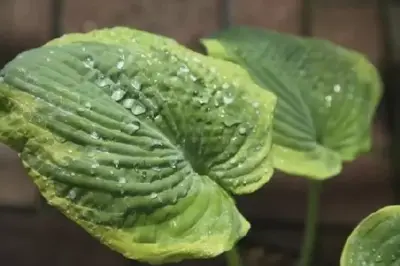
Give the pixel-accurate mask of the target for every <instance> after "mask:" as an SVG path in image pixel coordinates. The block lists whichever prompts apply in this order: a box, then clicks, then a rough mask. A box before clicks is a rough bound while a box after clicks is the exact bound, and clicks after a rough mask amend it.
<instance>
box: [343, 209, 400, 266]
mask: <svg viewBox="0 0 400 266" xmlns="http://www.w3.org/2000/svg"><path fill="white" fill-rule="evenodd" d="M340 265H341V266H375V265H376V266H396V265H400V206H399V205H395V206H387V207H384V208H382V209H380V210H378V211H377V212H375V213H372V214H371V215H369V216H368V217H366V218H365V219H364V220H363V221H361V223H360V224H359V225H358V226H357V227H356V228H355V229H354V231H353V232H352V233H351V235H350V236H349V238H348V239H347V241H346V244H345V246H344V249H343V252H342V256H341V258H340Z"/></svg>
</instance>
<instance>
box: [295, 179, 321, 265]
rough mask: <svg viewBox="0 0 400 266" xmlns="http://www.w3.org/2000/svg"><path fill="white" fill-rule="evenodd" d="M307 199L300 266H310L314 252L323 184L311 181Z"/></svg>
mask: <svg viewBox="0 0 400 266" xmlns="http://www.w3.org/2000/svg"><path fill="white" fill-rule="evenodd" d="M309 182H310V183H309V187H308V199H307V217H306V221H305V231H304V238H303V245H302V248H301V253H300V263H299V266H310V265H311V263H312V255H313V252H314V242H315V234H316V231H317V226H318V209H319V199H320V198H319V196H320V192H321V187H322V182H321V181H318V180H311V181H309Z"/></svg>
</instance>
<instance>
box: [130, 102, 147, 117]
mask: <svg viewBox="0 0 400 266" xmlns="http://www.w3.org/2000/svg"><path fill="white" fill-rule="evenodd" d="M131 111H132V114H134V115H141V114H144V113H145V112H146V108H145V107H144V106H143V105H141V104H136V105H135V106H133V107H132V109H131Z"/></svg>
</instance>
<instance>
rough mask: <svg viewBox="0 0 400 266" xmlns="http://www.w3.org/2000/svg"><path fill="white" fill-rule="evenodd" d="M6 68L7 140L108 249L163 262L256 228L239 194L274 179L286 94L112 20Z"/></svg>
mask: <svg viewBox="0 0 400 266" xmlns="http://www.w3.org/2000/svg"><path fill="white" fill-rule="evenodd" d="M1 76H2V78H1V79H2V81H1V82H0V103H1V105H0V141H2V142H5V143H6V144H8V145H10V146H12V147H13V148H14V149H16V150H17V151H18V152H19V153H20V156H21V158H22V160H23V163H24V165H25V166H26V167H27V169H28V170H29V174H30V176H32V178H33V179H34V181H35V183H36V184H37V186H38V187H39V189H40V191H41V193H42V194H43V195H44V197H45V198H46V199H47V200H48V202H49V203H50V204H52V205H55V206H56V207H57V208H59V209H60V210H61V211H62V212H63V213H64V214H65V215H66V216H68V217H69V218H71V219H72V220H74V221H75V222H77V223H78V224H80V225H81V226H82V227H84V228H85V229H86V230H87V231H88V232H90V233H91V234H92V235H93V236H95V237H97V238H98V239H100V241H102V242H103V243H104V244H106V245H108V246H109V247H111V248H112V249H115V250H117V251H119V252H121V253H123V254H124V255H125V256H126V257H129V258H134V259H138V260H142V261H147V262H150V263H163V262H174V261H180V260H182V259H185V258H202V257H213V256H216V255H218V254H220V253H222V252H224V251H226V250H229V249H231V248H232V246H233V245H234V244H235V242H236V241H237V240H238V239H240V238H241V237H243V236H244V235H245V234H246V233H247V231H248V229H249V224H248V222H247V221H246V220H245V218H244V217H243V216H242V215H241V214H240V212H239V211H238V210H237V208H236V206H235V202H234V200H233V199H232V197H231V195H232V194H244V193H251V192H253V191H255V190H256V189H258V188H260V187H261V186H262V185H263V184H264V183H266V182H267V181H268V180H269V178H270V177H271V175H272V172H273V169H272V161H271V159H270V156H269V154H270V150H271V146H272V144H271V139H272V125H271V123H272V122H271V120H272V114H273V111H274V108H275V104H276V98H275V96H274V95H273V94H271V93H269V92H267V91H265V90H263V89H261V88H259V87H258V86H256V85H255V84H253V83H252V82H251V80H249V79H250V78H249V77H248V76H247V74H246V72H245V71H243V69H241V68H240V67H238V66H236V65H235V64H231V63H229V62H225V61H222V60H217V59H213V58H209V57H205V56H203V55H200V54H197V53H195V52H192V51H190V50H187V49H185V48H184V47H182V46H180V45H178V44H177V43H176V42H174V41H172V40H170V39H167V38H164V37H158V36H156V35H152V34H149V33H145V32H140V31H136V30H130V29H125V28H113V29H104V30H99V31H95V32H92V33H88V34H72V35H67V36H65V37H63V38H61V39H58V40H55V41H52V42H51V43H49V44H48V45H45V46H44V47H40V48H37V49H34V50H31V51H27V52H24V53H22V54H20V55H19V56H18V57H17V58H16V59H14V60H13V61H11V62H10V63H9V64H8V65H6V66H5V68H4V69H3V70H2V71H1ZM255 103H257V108H254V107H253V105H254V104H255ZM260 114H262V115H260ZM60 241H61V240H60Z"/></svg>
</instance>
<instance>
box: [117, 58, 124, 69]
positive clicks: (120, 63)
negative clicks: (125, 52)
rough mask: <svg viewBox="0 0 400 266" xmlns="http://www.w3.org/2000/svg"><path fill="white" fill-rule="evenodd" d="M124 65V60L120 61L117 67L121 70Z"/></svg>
mask: <svg viewBox="0 0 400 266" xmlns="http://www.w3.org/2000/svg"><path fill="white" fill-rule="evenodd" d="M124 65H125V62H124V60H121V61H118V63H117V68H118V69H119V70H121V69H122V68H123V67H124Z"/></svg>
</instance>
